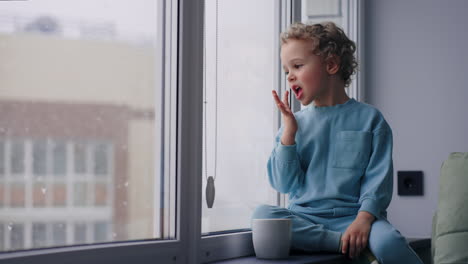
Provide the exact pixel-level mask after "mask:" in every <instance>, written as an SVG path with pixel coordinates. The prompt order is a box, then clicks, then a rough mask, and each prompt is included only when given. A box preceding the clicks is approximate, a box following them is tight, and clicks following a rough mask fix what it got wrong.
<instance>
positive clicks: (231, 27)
mask: <svg viewBox="0 0 468 264" xmlns="http://www.w3.org/2000/svg"><path fill="white" fill-rule="evenodd" d="M205 5H206V9H205V30H206V32H205V67H204V69H205V72H204V75H205V80H204V81H205V87H204V99H203V100H204V115H203V117H204V120H203V129H204V137H203V140H204V144H203V147H204V150H203V155H204V156H203V188H202V194H203V199H202V200H203V201H202V232H203V233H204V234H206V235H208V234H217V233H219V232H227V231H229V232H234V231H236V230H237V231H240V230H248V229H250V216H251V215H252V212H253V210H254V209H255V207H256V206H258V205H260V204H272V205H276V204H277V194H276V192H275V191H273V190H272V189H271V187H270V185H269V183H268V178H267V176H266V175H267V174H266V161H267V160H268V156H269V154H270V152H271V147H272V144H273V141H274V136H275V134H276V131H275V129H274V128H275V125H276V121H277V120H276V115H275V114H276V113H275V110H274V108H275V105H274V103H273V100H272V97H271V90H272V89H274V87H275V82H276V79H278V78H279V77H278V76H279V73H278V71H277V68H276V67H277V65H276V64H275V61H276V60H277V59H278V54H277V53H278V50H277V48H278V41H279V37H278V31H279V23H277V22H276V21H275V19H276V16H275V8H276V3H275V2H274V1H269V0H265V1H254V2H252V1H249V0H242V1H239V0H227V1H225V0H222V1H219V0H207V1H206V2H205ZM239 13H242V14H243V15H242V18H240V17H239V16H238V14H239ZM210 176H212V177H213V179H214V186H215V200H214V203H213V206H212V207H211V208H209V207H208V205H207V202H206V196H205V193H206V192H205V190H206V188H207V182H208V180H207V179H208V178H209V177H210Z"/></svg>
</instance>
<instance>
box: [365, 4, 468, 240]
mask: <svg viewBox="0 0 468 264" xmlns="http://www.w3.org/2000/svg"><path fill="white" fill-rule="evenodd" d="M365 8H366V10H365V16H366V26H365V27H366V31H365V34H366V43H365V44H366V46H365V47H366V61H365V62H366V67H365V69H363V70H365V76H366V92H367V96H366V98H367V99H366V101H367V102H368V103H370V104H373V105H375V106H377V107H378V108H379V109H380V110H381V111H382V113H383V114H384V116H385V118H386V119H387V121H388V122H389V124H390V126H391V127H392V129H393V135H394V154H393V158H394V167H395V179H394V184H395V185H394V186H395V188H394V194H393V201H392V203H391V205H390V208H389V220H390V222H391V223H393V224H394V225H395V226H396V227H397V228H398V229H399V230H400V231H401V232H402V234H403V235H406V236H413V237H428V236H430V234H431V222H432V215H433V213H434V211H435V209H436V207H437V199H438V191H439V185H438V184H439V174H440V166H441V164H442V162H443V161H444V160H445V159H446V158H447V157H448V155H449V153H450V152H454V151H462V152H467V151H468V118H467V115H466V114H467V106H468V103H467V99H468V85H467V84H468V52H467V51H466V47H468V34H467V33H466V32H467V30H468V16H467V11H468V1H464V0H450V1H443V0H410V1H406V0H392V1H388V0H368V1H366V4H365ZM398 170H422V171H423V172H424V181H425V182H424V184H425V186H424V196H422V197H421V196H419V197H401V196H398V195H397V188H396V187H397V182H396V175H397V174H396V172H397V171H398ZM467 188H468V187H467Z"/></svg>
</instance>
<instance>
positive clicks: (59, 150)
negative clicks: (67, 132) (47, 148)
mask: <svg viewBox="0 0 468 264" xmlns="http://www.w3.org/2000/svg"><path fill="white" fill-rule="evenodd" d="M52 161H53V164H54V165H53V173H54V175H55V176H58V177H63V176H65V173H66V171H67V150H66V145H65V142H60V141H58V142H55V144H54V147H53V149H52Z"/></svg>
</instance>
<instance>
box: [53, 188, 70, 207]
mask: <svg viewBox="0 0 468 264" xmlns="http://www.w3.org/2000/svg"><path fill="white" fill-rule="evenodd" d="M66 203H67V185H66V184H65V183H54V184H52V204H53V206H58V207H61V206H65V204H66Z"/></svg>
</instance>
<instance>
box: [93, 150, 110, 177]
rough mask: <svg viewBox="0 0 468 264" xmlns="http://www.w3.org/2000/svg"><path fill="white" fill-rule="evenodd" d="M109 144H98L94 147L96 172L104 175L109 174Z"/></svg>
mask: <svg viewBox="0 0 468 264" xmlns="http://www.w3.org/2000/svg"><path fill="white" fill-rule="evenodd" d="M107 163H108V162H107V146H106V144H98V145H96V146H95V147H94V174H95V175H97V176H102V175H106V174H107Z"/></svg>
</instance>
